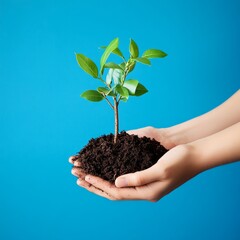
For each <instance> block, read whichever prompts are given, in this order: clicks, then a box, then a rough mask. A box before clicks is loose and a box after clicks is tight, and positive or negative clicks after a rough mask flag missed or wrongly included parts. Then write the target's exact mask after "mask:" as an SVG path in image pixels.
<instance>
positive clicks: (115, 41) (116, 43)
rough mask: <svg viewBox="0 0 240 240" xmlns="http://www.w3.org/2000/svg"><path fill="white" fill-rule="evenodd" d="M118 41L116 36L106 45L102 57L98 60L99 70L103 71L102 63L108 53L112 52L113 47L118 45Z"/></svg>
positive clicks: (104, 61)
mask: <svg viewBox="0 0 240 240" xmlns="http://www.w3.org/2000/svg"><path fill="white" fill-rule="evenodd" d="M118 42H119V40H118V38H115V39H113V40H112V41H111V42H110V43H109V45H108V46H107V48H106V49H105V51H104V53H103V55H102V57H101V60H100V66H101V68H100V72H101V73H103V66H104V64H105V63H106V61H107V59H108V57H109V55H110V54H111V52H112V51H113V50H115V49H116V48H117V47H118Z"/></svg>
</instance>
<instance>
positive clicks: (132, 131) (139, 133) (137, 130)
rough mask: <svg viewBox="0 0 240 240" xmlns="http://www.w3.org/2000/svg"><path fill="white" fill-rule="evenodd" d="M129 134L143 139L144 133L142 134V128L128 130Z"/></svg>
mask: <svg viewBox="0 0 240 240" xmlns="http://www.w3.org/2000/svg"><path fill="white" fill-rule="evenodd" d="M127 133H128V134H129V135H137V136H139V137H143V136H144V135H143V133H141V128H140V129H133V130H128V131H127Z"/></svg>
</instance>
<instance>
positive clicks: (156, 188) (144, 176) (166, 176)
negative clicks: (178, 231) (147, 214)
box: [72, 145, 201, 202]
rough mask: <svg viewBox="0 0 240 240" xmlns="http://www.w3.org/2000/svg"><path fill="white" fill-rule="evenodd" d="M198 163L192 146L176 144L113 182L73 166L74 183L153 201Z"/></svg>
mask: <svg viewBox="0 0 240 240" xmlns="http://www.w3.org/2000/svg"><path fill="white" fill-rule="evenodd" d="M200 172H201V166H200V164H199V161H198V160H197V158H196V154H195V151H194V149H193V147H192V146H191V145H179V146H177V147H174V148H172V149H171V150H170V151H168V152H167V153H166V154H165V155H164V156H163V157H162V158H161V159H160V160H159V161H158V162H157V163H156V164H155V165H153V166H152V167H150V168H148V169H146V170H143V171H140V172H135V173H129V174H126V175H122V176H120V177H118V178H117V179H116V181H115V184H112V183H109V182H108V181H105V180H103V179H101V178H99V177H96V176H92V175H87V176H86V175H85V174H83V173H82V172H81V170H80V168H78V167H74V168H73V170H72V173H73V174H74V175H75V176H77V177H78V181H77V184H78V185H79V186H81V187H83V188H85V189H87V190H88V191H90V192H93V193H95V194H97V195H100V196H102V197H105V198H108V199H111V200H130V199H132V200H133V199H134V200H148V201H152V202H156V201H158V200H159V199H161V198H162V197H163V196H165V195H166V194H168V193H170V192H171V191H173V190H174V189H175V188H177V187H178V186H180V185H182V184H183V183H185V182H186V181H188V180H189V179H191V178H192V177H194V176H195V175H197V174H198V173H200Z"/></svg>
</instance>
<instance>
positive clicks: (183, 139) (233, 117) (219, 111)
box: [159, 90, 240, 145]
mask: <svg viewBox="0 0 240 240" xmlns="http://www.w3.org/2000/svg"><path fill="white" fill-rule="evenodd" d="M239 121H240V90H238V91H237V92H236V93H235V94H234V95H233V96H232V97H230V98H229V99H228V100H227V101H225V102H224V103H223V104H221V105H220V106H218V107H216V108H215V109H213V110H211V111H210V112H208V113H205V114H203V115H201V116H199V117H196V118H194V119H191V120H189V121H186V122H184V123H181V124H178V125H176V126H173V127H170V128H166V129H164V134H165V135H166V138H168V139H170V140H171V141H172V142H173V143H174V144H175V145H179V144H185V143H189V142H192V141H195V140H197V139H200V138H204V137H206V136H209V135H211V134H214V133H216V132H219V131H221V130H223V129H225V128H227V127H229V126H231V125H233V124H235V123H237V122H239ZM159 131H160V132H161V131H162V129H160V130H159Z"/></svg>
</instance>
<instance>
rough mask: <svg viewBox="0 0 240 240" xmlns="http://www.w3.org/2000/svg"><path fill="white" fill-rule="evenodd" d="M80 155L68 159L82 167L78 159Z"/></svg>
mask: <svg viewBox="0 0 240 240" xmlns="http://www.w3.org/2000/svg"><path fill="white" fill-rule="evenodd" d="M77 159H78V157H77V156H71V157H70V158H69V159H68V161H69V162H70V163H71V164H73V165H74V166H76V167H80V165H81V163H80V162H79V161H77Z"/></svg>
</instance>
